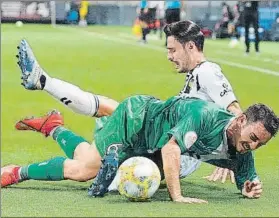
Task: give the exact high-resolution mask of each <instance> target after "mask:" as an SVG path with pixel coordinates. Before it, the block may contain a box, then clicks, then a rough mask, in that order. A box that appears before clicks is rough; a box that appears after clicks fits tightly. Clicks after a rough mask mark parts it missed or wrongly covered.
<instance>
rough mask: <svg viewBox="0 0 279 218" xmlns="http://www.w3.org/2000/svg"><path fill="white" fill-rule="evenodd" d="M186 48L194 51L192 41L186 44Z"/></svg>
mask: <svg viewBox="0 0 279 218" xmlns="http://www.w3.org/2000/svg"><path fill="white" fill-rule="evenodd" d="M188 48H189V49H190V50H192V49H194V48H195V43H194V42H193V41H190V42H188Z"/></svg>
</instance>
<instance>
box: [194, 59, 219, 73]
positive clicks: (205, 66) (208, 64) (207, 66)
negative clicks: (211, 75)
mask: <svg viewBox="0 0 279 218" xmlns="http://www.w3.org/2000/svg"><path fill="white" fill-rule="evenodd" d="M197 70H199V71H204V70H207V71H209V72H216V71H218V72H220V71H222V69H221V67H220V65H219V64H217V63H214V62H212V61H205V62H203V63H201V64H200V65H198V66H197Z"/></svg>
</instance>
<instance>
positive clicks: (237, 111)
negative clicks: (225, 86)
mask: <svg viewBox="0 0 279 218" xmlns="http://www.w3.org/2000/svg"><path fill="white" fill-rule="evenodd" d="M227 110H228V111H230V112H232V113H233V114H235V115H236V116H238V115H240V114H241V113H242V110H241V108H240V105H239V103H238V102H237V101H234V102H232V103H231V104H230V105H229V106H228V107H227Z"/></svg>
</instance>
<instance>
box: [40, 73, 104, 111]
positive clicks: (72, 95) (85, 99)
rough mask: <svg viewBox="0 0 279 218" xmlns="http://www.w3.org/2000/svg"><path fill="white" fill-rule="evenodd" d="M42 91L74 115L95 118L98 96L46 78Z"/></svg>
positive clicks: (61, 81) (63, 82)
mask: <svg viewBox="0 0 279 218" xmlns="http://www.w3.org/2000/svg"><path fill="white" fill-rule="evenodd" d="M44 90H45V91H47V92H48V93H49V94H50V95H52V96H53V97H54V98H56V99H57V100H59V101H61V102H62V103H63V104H64V105H66V106H67V107H68V108H70V109H72V110H73V111H74V112H76V113H79V114H83V115H86V116H95V115H96V113H97V112H98V109H99V99H98V96H97V95H93V94H91V93H89V92H85V91H83V90H81V89H80V88H79V87H77V86H75V85H73V84H70V83H68V82H65V81H63V80H59V79H55V78H51V77H48V78H47V80H46V84H45V87H44Z"/></svg>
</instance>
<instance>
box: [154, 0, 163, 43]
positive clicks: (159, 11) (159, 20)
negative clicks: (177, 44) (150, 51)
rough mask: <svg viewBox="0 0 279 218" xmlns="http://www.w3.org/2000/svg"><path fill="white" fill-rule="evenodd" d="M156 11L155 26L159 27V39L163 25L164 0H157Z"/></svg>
mask: <svg viewBox="0 0 279 218" xmlns="http://www.w3.org/2000/svg"><path fill="white" fill-rule="evenodd" d="M157 2H158V4H157V11H156V24H155V25H156V27H157V29H159V31H160V34H159V37H160V39H162V38H163V27H164V25H165V1H157Z"/></svg>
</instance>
